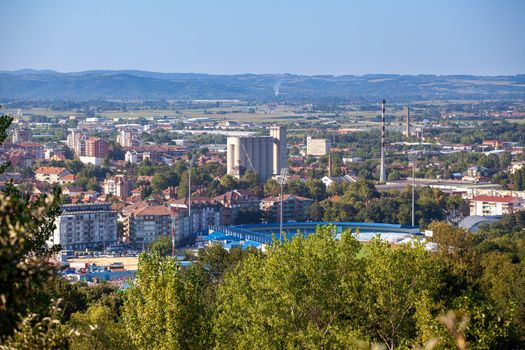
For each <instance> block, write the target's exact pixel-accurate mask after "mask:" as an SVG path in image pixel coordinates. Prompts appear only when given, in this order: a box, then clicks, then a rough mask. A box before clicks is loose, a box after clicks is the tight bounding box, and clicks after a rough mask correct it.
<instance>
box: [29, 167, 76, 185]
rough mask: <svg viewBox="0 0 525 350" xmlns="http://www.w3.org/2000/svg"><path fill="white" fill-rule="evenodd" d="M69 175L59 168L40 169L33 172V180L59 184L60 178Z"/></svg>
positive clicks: (64, 169) (65, 170) (66, 171)
mask: <svg viewBox="0 0 525 350" xmlns="http://www.w3.org/2000/svg"><path fill="white" fill-rule="evenodd" d="M69 174H71V173H70V172H69V170H67V169H66V168H60V167H52V166H48V167H40V168H38V169H37V170H36V171H35V179H36V180H37V181H42V182H47V183H50V184H54V183H57V182H60V178H61V177H63V176H65V175H69Z"/></svg>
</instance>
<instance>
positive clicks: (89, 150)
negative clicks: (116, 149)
mask: <svg viewBox="0 0 525 350" xmlns="http://www.w3.org/2000/svg"><path fill="white" fill-rule="evenodd" d="M108 154H109V143H108V142H107V141H105V140H103V139H101V138H100V137H90V138H89V139H87V140H86V157H95V158H106V157H107V156H108Z"/></svg>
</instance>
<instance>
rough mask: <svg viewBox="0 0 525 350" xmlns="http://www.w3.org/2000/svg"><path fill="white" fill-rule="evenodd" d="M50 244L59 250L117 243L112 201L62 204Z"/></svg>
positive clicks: (101, 246) (115, 213)
mask: <svg viewBox="0 0 525 350" xmlns="http://www.w3.org/2000/svg"><path fill="white" fill-rule="evenodd" d="M60 208H61V210H62V214H61V215H60V216H59V217H58V218H57V219H56V221H55V225H56V229H55V232H54V234H53V237H52V238H51V240H50V241H49V244H60V245H61V246H62V249H67V250H76V249H86V248H104V247H105V246H107V245H109V244H111V243H116V242H117V212H116V211H114V210H112V209H111V204H107V203H104V204H96V203H86V204H65V205H62V206H61V207H60Z"/></svg>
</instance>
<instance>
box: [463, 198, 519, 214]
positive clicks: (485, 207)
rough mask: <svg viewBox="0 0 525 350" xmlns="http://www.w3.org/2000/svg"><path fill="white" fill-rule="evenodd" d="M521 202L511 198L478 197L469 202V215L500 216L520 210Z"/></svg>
mask: <svg viewBox="0 0 525 350" xmlns="http://www.w3.org/2000/svg"><path fill="white" fill-rule="evenodd" d="M521 204H522V203H521V201H520V199H519V198H518V197H513V196H487V195H478V196H474V197H473V198H472V199H471V200H470V215H479V216H501V215H506V214H512V213H513V212H514V211H516V210H520V209H521Z"/></svg>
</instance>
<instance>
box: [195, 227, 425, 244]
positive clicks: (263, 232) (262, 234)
mask: <svg viewBox="0 0 525 350" xmlns="http://www.w3.org/2000/svg"><path fill="white" fill-rule="evenodd" d="M327 225H333V226H334V228H335V234H336V237H339V236H340V234H341V232H343V231H344V230H351V232H352V234H353V235H354V237H356V238H357V240H359V241H360V242H367V241H370V240H371V239H372V238H374V237H376V236H380V237H381V239H383V240H386V241H388V242H390V243H393V244H399V243H404V242H407V241H410V240H412V239H414V238H417V237H419V236H421V232H420V229H419V227H417V226H405V225H398V224H383V223H370V222H326V221H320V222H287V223H283V230H282V231H283V234H280V233H279V231H280V224H279V223H271V224H250V225H234V226H219V227H211V228H210V230H209V232H208V235H206V236H204V237H203V241H205V242H210V243H211V242H221V243H222V244H223V245H224V247H225V248H232V247H236V246H240V247H242V248H247V247H249V246H254V247H260V246H262V245H270V244H272V242H273V241H274V240H284V239H285V238H286V239H290V238H292V237H293V236H295V235H297V234H303V235H309V234H312V233H314V232H315V230H316V228H317V227H318V226H327ZM285 236H286V237H285Z"/></svg>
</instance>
